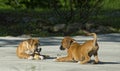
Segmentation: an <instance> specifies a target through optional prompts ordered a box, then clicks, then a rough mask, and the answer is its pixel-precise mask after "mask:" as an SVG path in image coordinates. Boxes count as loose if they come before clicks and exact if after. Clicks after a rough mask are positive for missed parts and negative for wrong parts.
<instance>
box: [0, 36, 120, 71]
mask: <svg viewBox="0 0 120 71" xmlns="http://www.w3.org/2000/svg"><path fill="white" fill-rule="evenodd" d="M38 38H39V39H40V43H41V46H40V47H41V48H42V52H41V53H42V54H45V55H49V56H50V57H51V58H50V59H45V60H27V59H19V58H18V57H17V56H16V47H17V46H18V44H19V43H20V42H21V41H22V40H24V39H28V38H25V37H24V38H23V37H10V36H7V37H0V71H120V34H104V35H98V44H99V46H100V49H99V52H98V53H99V59H100V61H101V62H100V63H99V64H91V63H88V64H84V65H81V64H78V63H76V62H54V61H53V59H54V58H55V57H57V56H65V55H66V51H60V50H59V46H60V42H61V40H62V38H63V37H44V38H42V37H38ZM73 38H74V39H76V40H77V42H79V43H83V42H84V41H85V40H89V39H92V37H89V36H73ZM91 60H93V57H92V58H91Z"/></svg>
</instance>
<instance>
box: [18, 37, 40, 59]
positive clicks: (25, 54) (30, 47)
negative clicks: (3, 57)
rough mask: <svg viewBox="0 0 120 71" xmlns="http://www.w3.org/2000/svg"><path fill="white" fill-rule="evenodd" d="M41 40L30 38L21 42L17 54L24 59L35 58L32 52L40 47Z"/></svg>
mask: <svg viewBox="0 0 120 71" xmlns="http://www.w3.org/2000/svg"><path fill="white" fill-rule="evenodd" d="M38 46H39V40H38V39H28V40H25V41H23V42H21V43H20V44H19V46H18V47H17V50H16V54H17V56H18V57H19V58H23V59H33V56H32V54H33V53H34V51H35V50H36V49H38Z"/></svg>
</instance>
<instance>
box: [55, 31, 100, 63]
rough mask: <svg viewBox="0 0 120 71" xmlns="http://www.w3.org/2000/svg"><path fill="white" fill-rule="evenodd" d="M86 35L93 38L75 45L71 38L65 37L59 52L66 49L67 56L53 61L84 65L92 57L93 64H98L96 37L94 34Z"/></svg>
mask: <svg viewBox="0 0 120 71" xmlns="http://www.w3.org/2000/svg"><path fill="white" fill-rule="evenodd" d="M88 35H92V36H94V39H93V40H88V41H86V42H85V43H83V44H79V43H77V42H76V41H75V40H74V39H72V38H71V37H65V38H64V39H63V40H62V42H61V47H60V49H61V50H64V49H67V54H68V55H67V56H66V57H61V58H57V59H56V60H55V61H58V62H65V61H78V63H79V62H80V61H81V62H80V63H81V64H85V63H87V62H89V61H90V58H91V56H92V55H94V57H95V63H98V61H99V59H98V53H97V52H98V49H99V46H98V43H97V36H96V34H95V33H89V34H88Z"/></svg>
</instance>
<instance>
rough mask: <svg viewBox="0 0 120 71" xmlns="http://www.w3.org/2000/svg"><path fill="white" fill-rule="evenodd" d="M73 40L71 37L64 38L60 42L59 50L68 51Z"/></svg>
mask: <svg viewBox="0 0 120 71" xmlns="http://www.w3.org/2000/svg"><path fill="white" fill-rule="evenodd" d="M74 41H75V40H74V39H72V38H71V37H68V36H67V37H64V38H63V40H62V42H61V46H60V50H65V49H69V47H70V45H71V44H72V42H74Z"/></svg>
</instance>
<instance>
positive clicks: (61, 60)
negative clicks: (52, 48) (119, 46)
mask: <svg viewBox="0 0 120 71" xmlns="http://www.w3.org/2000/svg"><path fill="white" fill-rule="evenodd" d="M55 61H58V62H69V61H72V57H70V56H67V57H60V58H57V59H55Z"/></svg>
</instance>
